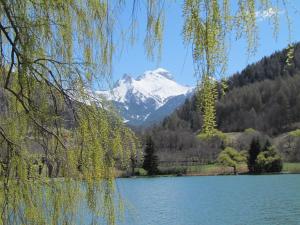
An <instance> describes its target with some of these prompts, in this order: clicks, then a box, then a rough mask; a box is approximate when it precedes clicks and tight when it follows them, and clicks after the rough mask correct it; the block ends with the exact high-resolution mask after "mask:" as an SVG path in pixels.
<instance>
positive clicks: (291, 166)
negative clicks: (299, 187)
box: [282, 163, 300, 173]
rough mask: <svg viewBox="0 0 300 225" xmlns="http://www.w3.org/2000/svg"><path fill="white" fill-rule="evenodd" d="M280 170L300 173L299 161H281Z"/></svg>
mask: <svg viewBox="0 0 300 225" xmlns="http://www.w3.org/2000/svg"><path fill="white" fill-rule="evenodd" d="M282 172H288V173H300V163H283V169H282Z"/></svg>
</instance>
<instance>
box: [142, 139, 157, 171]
mask: <svg viewBox="0 0 300 225" xmlns="http://www.w3.org/2000/svg"><path fill="white" fill-rule="evenodd" d="M143 169H145V170H146V171H147V173H148V175H150V176H152V175H155V174H157V173H158V157H157V156H156V155H155V147H154V142H153V140H152V138H151V137H150V136H149V137H147V141H146V148H145V157H144V162H143Z"/></svg>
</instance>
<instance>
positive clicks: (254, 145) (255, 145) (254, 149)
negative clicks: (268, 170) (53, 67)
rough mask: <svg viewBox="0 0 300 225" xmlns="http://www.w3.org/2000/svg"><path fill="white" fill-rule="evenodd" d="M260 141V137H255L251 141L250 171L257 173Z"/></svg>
mask: <svg viewBox="0 0 300 225" xmlns="http://www.w3.org/2000/svg"><path fill="white" fill-rule="evenodd" d="M260 148H261V147H260V143H259V140H258V138H254V139H252V141H251V144H250V149H249V157H248V169H249V172H250V173H256V172H257V171H256V166H255V161H256V159H257V156H258V154H259V153H260V150H261V149H260Z"/></svg>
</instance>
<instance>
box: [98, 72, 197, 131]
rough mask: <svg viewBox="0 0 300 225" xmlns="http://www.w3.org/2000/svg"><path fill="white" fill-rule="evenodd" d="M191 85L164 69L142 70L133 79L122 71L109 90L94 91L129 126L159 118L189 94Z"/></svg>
mask: <svg viewBox="0 0 300 225" xmlns="http://www.w3.org/2000/svg"><path fill="white" fill-rule="evenodd" d="M193 90H194V88H192V87H188V86H183V85H180V84H178V83H176V81H175V80H173V78H172V75H171V74H170V72H168V71H167V70H165V69H162V68H158V69H156V70H153V71H146V72H145V73H144V74H143V75H141V76H139V77H138V78H136V79H134V78H132V77H131V76H129V75H127V74H125V75H124V76H123V77H122V79H120V80H119V81H117V83H116V84H115V85H114V87H113V89H112V90H111V91H96V92H95V93H96V94H97V95H101V96H104V97H105V98H106V99H107V100H109V101H112V102H113V103H114V105H115V106H116V108H117V109H118V110H119V112H120V115H121V116H122V117H123V118H124V121H125V122H126V123H128V124H129V125H135V126H138V125H149V124H152V123H154V122H158V121H160V120H162V119H163V118H164V117H165V116H167V115H169V114H170V113H171V112H173V111H174V110H175V109H176V108H177V107H178V106H180V105H181V104H183V102H184V101H185V99H186V98H187V97H189V96H191V94H192V92H193Z"/></svg>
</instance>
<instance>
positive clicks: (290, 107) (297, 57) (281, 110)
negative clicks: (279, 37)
mask: <svg viewBox="0 0 300 225" xmlns="http://www.w3.org/2000/svg"><path fill="white" fill-rule="evenodd" d="M286 51H287V50H286V49H285V50H283V51H280V52H275V53H274V54H272V55H271V56H269V57H264V58H263V59H261V60H260V61H259V62H257V63H254V64H252V65H249V66H247V67H246V68H245V69H244V70H243V71H241V72H239V73H236V74H234V75H233V76H231V77H229V78H228V89H227V91H226V94H225V95H224V96H222V95H221V94H219V98H218V101H217V104H216V112H217V128H218V129H219V130H220V131H222V132H224V133H236V134H239V133H241V132H243V133H242V134H243V135H242V136H243V137H241V138H242V139H243V141H241V140H236V141H237V143H238V145H242V146H243V145H245V143H241V142H245V141H244V140H246V139H247V140H248V139H249V140H248V141H246V142H249V141H250V139H251V138H250V136H251V135H250V136H249V135H247V134H246V132H244V131H245V130H248V131H249V130H253V131H255V132H254V133H252V136H253V135H254V136H255V135H256V136H259V137H264V138H265V139H266V138H267V137H268V138H274V137H277V136H280V135H281V134H283V133H286V132H290V131H293V130H295V129H297V128H299V122H300V113H299V111H300V91H299V90H300V43H297V44H295V52H294V57H293V61H292V64H291V65H290V66H288V65H287V64H286V53H287V52H286ZM197 104H198V103H197V98H196V97H195V96H193V97H192V98H190V99H188V100H186V102H185V103H184V104H183V105H182V106H181V107H179V108H178V109H177V110H176V111H175V112H173V113H172V114H171V115H170V116H168V117H166V118H165V119H164V120H163V122H162V123H160V124H156V125H155V126H152V127H151V128H149V129H147V130H146V131H144V132H143V135H151V136H152V137H153V139H154V142H155V145H156V147H157V149H158V155H159V156H160V160H161V161H174V160H175V161H178V160H179V161H180V160H181V161H194V160H195V159H194V158H195V156H197V157H196V158H198V159H197V161H199V159H200V161H203V160H204V161H205V162H207V161H213V160H215V158H216V156H217V154H218V152H219V150H220V146H221V145H222V140H218V141H216V140H215V141H211V143H207V142H203V141H201V140H200V139H199V137H198V136H197V135H198V134H199V132H200V131H201V127H202V115H201V114H202V113H201V111H199V110H198V107H197ZM249 128H251V129H249ZM238 132H239V133H238ZM248 134H249V133H248ZM235 136H236V135H235ZM240 136H241V135H239V137H240ZM217 139H218V138H217ZM221 139H222V138H221ZM231 139H236V138H231ZM284 141H285V140H281V142H280V143H281V144H282V142H284ZM275 142H276V141H275ZM248 144H249V143H248ZM277 144H278V143H277ZM299 146H300V145H299ZM243 147H245V146H243ZM237 148H238V149H240V150H242V149H241V146H240V147H239V146H237ZM280 151H283V150H282V149H281V150H280ZM298 151H300V150H299V149H298ZM200 155H201V156H200ZM288 158H289V160H292V161H293V160H299V159H300V158H299V159H298V158H297V157H296V158H295V157H291V156H289V157H288Z"/></svg>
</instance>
